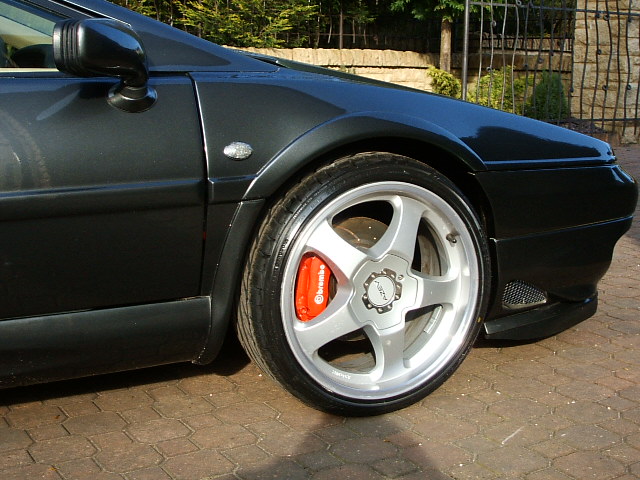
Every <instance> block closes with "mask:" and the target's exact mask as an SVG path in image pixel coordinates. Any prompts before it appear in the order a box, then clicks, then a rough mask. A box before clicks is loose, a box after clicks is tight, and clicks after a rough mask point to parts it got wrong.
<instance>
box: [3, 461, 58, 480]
mask: <svg viewBox="0 0 640 480" xmlns="http://www.w3.org/2000/svg"><path fill="white" fill-rule="evenodd" d="M32 478H33V479H35V478H38V479H40V480H62V477H61V476H60V475H59V474H58V471H57V470H56V469H55V468H54V467H52V466H51V465H41V464H32V465H25V466H20V467H15V468H9V469H7V470H4V471H3V472H2V480H25V479H29V480H31V479H32Z"/></svg>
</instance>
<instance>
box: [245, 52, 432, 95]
mask: <svg viewBox="0 0 640 480" xmlns="http://www.w3.org/2000/svg"><path fill="white" fill-rule="evenodd" d="M244 50H247V51H250V52H256V53H261V54H264V55H270V56H274V57H280V58H286V59H287V60H295V61H297V62H304V63H310V64H312V65H320V66H323V67H328V68H333V69H339V70H343V71H345V72H349V73H354V74H356V75H362V76H363V77H368V78H373V79H375V80H381V81H383V82H391V83H396V84H398V85H404V86H407V87H411V88H418V89H421V90H429V91H430V90H431V80H430V78H429V76H428V75H427V69H428V68H429V67H430V66H431V65H437V64H438V55H435V54H430V53H416V52H398V51H393V50H358V49H344V50H337V49H312V48H293V49H275V48H245V49H244Z"/></svg>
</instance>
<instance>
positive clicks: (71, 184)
mask: <svg viewBox="0 0 640 480" xmlns="http://www.w3.org/2000/svg"><path fill="white" fill-rule="evenodd" d="M154 84H155V87H156V88H157V90H158V91H159V92H160V94H161V100H159V101H158V104H157V105H155V107H154V108H153V109H151V110H149V111H148V112H145V113H141V114H139V115H135V116H133V115H128V114H126V113H124V112H121V111H119V110H116V109H114V108H111V107H110V106H109V105H107V104H106V102H105V100H104V97H105V95H106V92H107V91H108V89H109V87H110V84H109V83H105V82H104V81H100V80H85V79H71V78H59V77H51V78H47V77H40V78H2V77H0V112H1V115H0V117H1V118H0V124H1V125H2V129H1V132H0V155H1V157H2V158H1V159H0V161H1V162H2V165H3V171H4V172H5V175H4V177H3V179H2V185H1V188H0V219H1V221H2V222H3V224H2V225H3V234H2V236H0V252H2V265H1V266H0V277H1V278H3V279H4V284H5V285H6V287H5V288H3V289H0V305H1V306H0V316H1V317H2V318H11V317H22V316H27V315H40V314H45V313H48V314H50V313H57V312H66V311H72V310H82V309H87V308H96V307H106V306H111V305H118V306H120V305H130V304H140V303H145V302H151V301H160V300H168V299H174V298H183V297H190V296H195V295H198V294H199V292H200V278H199V275H200V271H201V262H202V249H203V240H202V232H203V222H204V215H205V209H204V205H203V202H204V195H205V185H204V182H203V154H202V137H201V131H200V125H199V123H198V120H197V113H196V104H195V98H194V92H193V88H192V85H191V82H190V81H189V79H188V78H186V77H184V76H181V77H174V78H162V79H157V80H155V81H154ZM172 115H177V116H179V118H181V119H182V120H181V134H180V135H179V136H176V135H173V134H172V131H171V129H172V124H169V123H167V122H166V121H165V119H166V118H168V117H171V116H172Z"/></svg>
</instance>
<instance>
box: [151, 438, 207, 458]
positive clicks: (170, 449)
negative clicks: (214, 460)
mask: <svg viewBox="0 0 640 480" xmlns="http://www.w3.org/2000/svg"><path fill="white" fill-rule="evenodd" d="M155 447H156V449H157V450H158V451H159V452H160V453H161V454H162V456H163V457H175V456H178V455H184V454H185V453H191V452H196V451H198V450H199V449H198V447H197V446H196V445H194V444H193V443H192V442H191V441H189V440H188V439H186V438H172V439H171V440H165V441H163V442H159V443H156V445H155Z"/></svg>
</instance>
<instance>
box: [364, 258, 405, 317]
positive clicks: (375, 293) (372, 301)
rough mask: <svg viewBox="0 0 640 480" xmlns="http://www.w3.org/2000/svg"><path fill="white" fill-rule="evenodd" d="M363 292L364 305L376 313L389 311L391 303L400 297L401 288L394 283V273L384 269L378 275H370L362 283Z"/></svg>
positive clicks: (391, 306)
mask: <svg viewBox="0 0 640 480" xmlns="http://www.w3.org/2000/svg"><path fill="white" fill-rule="evenodd" d="M364 290H365V294H364V295H363V296H362V301H363V302H364V305H365V306H366V307H367V308H368V309H369V310H371V309H374V308H375V309H376V311H377V312H378V313H385V312H388V311H389V310H391V308H393V302H394V301H396V300H399V299H400V297H401V296H402V286H401V285H400V284H399V283H398V282H396V273H395V272H394V271H392V270H389V269H386V268H385V269H384V270H382V272H380V273H372V274H371V275H370V276H369V278H368V279H367V281H366V282H365V283H364Z"/></svg>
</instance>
